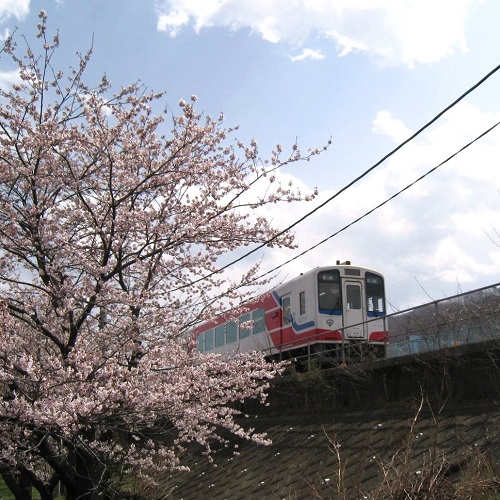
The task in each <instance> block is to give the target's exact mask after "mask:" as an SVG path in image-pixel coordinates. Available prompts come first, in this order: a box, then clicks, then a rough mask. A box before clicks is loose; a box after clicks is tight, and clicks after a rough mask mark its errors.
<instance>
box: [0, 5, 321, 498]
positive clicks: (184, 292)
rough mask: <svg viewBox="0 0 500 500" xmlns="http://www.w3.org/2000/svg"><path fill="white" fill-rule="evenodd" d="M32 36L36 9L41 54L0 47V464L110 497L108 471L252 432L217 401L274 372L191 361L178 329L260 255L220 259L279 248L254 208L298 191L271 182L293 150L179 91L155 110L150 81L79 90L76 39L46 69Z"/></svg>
mask: <svg viewBox="0 0 500 500" xmlns="http://www.w3.org/2000/svg"><path fill="white" fill-rule="evenodd" d="M47 31H48V30H47V17H46V15H45V13H41V14H40V25H39V27H38V37H39V43H40V52H39V53H38V54H36V53H35V51H34V50H33V51H32V49H31V48H28V50H27V53H26V54H25V55H18V53H17V50H18V49H17V47H16V45H15V43H13V41H12V40H11V39H9V40H8V41H7V42H6V44H5V47H4V52H3V56H2V57H9V56H10V57H11V58H12V60H13V61H14V62H15V63H17V64H18V66H19V72H20V75H21V79H22V81H21V83H20V84H17V85H16V86H14V87H12V88H11V89H10V90H0V161H1V166H0V218H1V224H0V245H1V250H0V384H1V387H2V398H1V399H0V463H1V464H2V468H1V470H2V474H3V476H4V477H5V478H7V479H9V480H10V481H13V482H14V483H16V484H17V485H18V486H21V485H23V484H26V482H31V483H32V484H33V485H34V486H35V487H36V488H37V489H38V490H39V492H40V494H41V495H42V498H51V495H52V491H53V488H54V485H55V484H56V483H57V481H61V482H62V483H63V484H64V486H65V488H66V490H67V493H68V498H79V497H80V496H81V495H86V494H88V492H89V491H99V492H101V493H102V494H104V495H106V494H108V493H110V492H112V490H113V489H114V488H117V487H119V485H117V484H115V481H116V480H117V478H118V476H117V475H116V474H115V472H117V471H121V472H123V471H126V472H128V473H133V474H137V475H139V476H142V477H150V478H153V477H154V476H155V474H157V473H158V472H160V471H164V470H170V469H175V468H182V467H183V464H182V462H181V461H180V458H179V456H180V455H179V452H180V451H182V450H183V448H184V446H185V444H186V443H192V442H197V443H199V444H200V445H201V446H202V447H204V448H205V449H206V451H207V452H210V451H211V449H212V446H213V443H214V442H217V441H224V438H223V434H224V432H221V431H224V430H228V431H230V432H232V433H234V434H236V435H238V436H241V437H243V438H247V439H252V440H254V441H256V442H259V443H263V444H265V443H266V442H267V441H266V437H265V436H263V435H260V434H258V433H256V432H255V431H254V430H253V429H251V428H248V427H246V426H244V425H243V424H242V423H241V421H240V420H236V419H235V417H236V416H238V415H239V412H238V410H237V409H236V408H237V405H234V404H233V403H235V402H242V401H244V400H246V399H247V398H256V399H258V400H260V401H262V402H264V401H265V397H266V390H267V388H268V387H269V383H270V381H271V380H272V379H273V377H275V376H276V375H277V374H279V373H280V372H281V370H282V366H280V365H276V364H271V363H269V362H267V361H266V360H265V359H264V357H263V356H262V355H261V354H259V353H254V354H252V355H241V356H236V357H232V358H227V357H221V356H215V355H200V354H199V353H197V351H196V350H195V349H193V345H192V343H191V341H190V337H189V332H190V329H191V328H192V327H193V325H195V324H197V323H198V322H200V321H202V320H204V319H207V318H209V317H211V316H212V315H214V314H217V313H218V312H220V311H221V309H223V308H225V307H227V306H228V305H229V304H233V305H239V304H241V303H242V302H243V301H244V300H245V298H247V297H248V295H249V294H250V293H251V289H249V288H248V286H247V285H248V284H249V283H252V284H254V285H255V284H261V285H263V284H265V283H266V281H265V280H262V279H261V280H260V281H259V280H257V281H255V277H256V276H258V272H259V266H258V265H256V266H253V267H251V268H250V269H248V271H247V272H246V273H245V274H244V275H243V276H241V278H239V279H238V280H236V281H234V280H231V279H229V274H228V271H227V270H226V271H225V272H220V273H217V272H216V271H217V270H218V266H219V265H220V264H219V263H220V259H221V258H222V257H224V256H227V255H228V254H230V252H232V251H234V250H237V249H238V248H240V247H241V246H248V245H252V244H259V243H263V242H267V241H268V240H270V239H273V242H272V245H276V246H288V247H291V246H293V236H292V235H290V234H288V233H285V234H283V235H281V236H278V237H277V238H275V237H276V235H278V234H279V232H280V230H281V228H277V227H273V226H272V225H271V224H270V222H269V221H268V220H267V219H266V218H265V217H263V216H262V215H261V214H259V209H260V208H262V207H265V205H267V204H268V203H281V202H290V201H297V200H299V199H301V198H302V197H301V195H300V193H298V192H296V191H293V190H292V188H291V187H289V189H284V188H282V187H281V185H279V184H278V183H273V181H274V180H275V175H276V171H277V170H278V169H279V168H282V167H283V166H285V165H287V164H289V163H290V162H295V161H298V160H300V159H302V158H303V157H302V155H301V153H300V151H299V149H298V148H297V147H296V145H295V144H294V145H293V146H292V148H291V151H290V155H289V156H288V157H286V158H282V155H283V154H284V153H283V150H282V147H281V146H278V147H277V148H276V151H275V152H273V153H272V156H271V158H270V159H268V160H266V161H262V160H260V158H259V152H258V147H257V143H256V142H255V141H251V143H250V144H249V145H245V144H243V143H242V142H235V141H233V140H229V136H230V135H231V134H232V133H233V132H234V130H235V129H233V128H223V123H222V122H223V120H222V116H220V117H217V118H212V117H210V116H204V115H203V114H202V113H199V112H198V111H196V110H195V108H194V103H195V102H196V101H197V97H196V96H195V95H192V96H191V98H190V100H189V102H188V101H186V100H184V99H181V100H180V102H179V105H180V110H181V115H180V116H177V117H168V116H165V115H162V114H155V109H157V108H159V107H160V105H161V104H162V102H161V101H162V98H163V94H162V93H155V92H152V91H147V90H146V89H145V88H143V87H142V86H140V85H138V84H131V85H129V86H125V87H123V88H121V89H120V90H119V91H118V92H115V93H113V90H112V87H111V84H110V82H109V81H108V80H107V78H106V77H103V78H102V80H101V81H100V82H99V83H97V85H95V86H89V85H88V84H86V83H85V82H84V76H85V69H86V66H87V64H88V61H89V60H90V57H91V51H89V52H88V53H86V54H84V55H82V56H81V57H80V58H79V60H78V63H77V64H76V65H75V66H74V67H73V68H71V69H70V70H69V71H67V72H64V71H61V70H59V69H56V68H55V66H56V62H57V61H56V56H57V49H58V47H59V37H58V36H57V35H56V36H53V37H52V39H49V38H48V34H47ZM167 124H172V125H168V126H167ZM168 127H171V130H169V129H168ZM311 154H313V153H311ZM314 154H316V153H314ZM266 177H268V179H266ZM261 184H262V185H263V186H264V187H265V189H259V188H258V187H259V186H260V185H261ZM262 192H265V193H266V194H265V195H262V194H258V193H262ZM306 196H307V198H308V199H309V198H312V197H314V193H310V194H308V195H306ZM200 278H202V279H200Z"/></svg>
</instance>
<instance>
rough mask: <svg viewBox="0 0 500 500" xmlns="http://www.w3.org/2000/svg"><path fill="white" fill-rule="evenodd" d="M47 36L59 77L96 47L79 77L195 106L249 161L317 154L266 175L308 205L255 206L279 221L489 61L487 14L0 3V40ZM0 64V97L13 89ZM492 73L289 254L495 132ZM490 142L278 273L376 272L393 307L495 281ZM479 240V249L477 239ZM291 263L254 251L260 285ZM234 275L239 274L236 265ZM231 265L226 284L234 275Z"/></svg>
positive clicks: (495, 200) (283, 0)
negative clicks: (138, 87)
mask: <svg viewBox="0 0 500 500" xmlns="http://www.w3.org/2000/svg"><path fill="white" fill-rule="evenodd" d="M41 9H43V10H45V11H46V12H47V14H48V17H49V26H50V27H51V28H54V29H56V28H57V29H59V32H60V38H61V45H62V56H61V66H62V67H66V66H67V65H68V64H70V63H74V62H75V58H74V54H75V53H76V52H77V51H79V52H84V51H85V50H86V49H87V48H88V47H89V46H90V44H91V43H92V39H93V40H94V55H93V58H92V62H91V65H90V68H89V73H88V80H90V83H92V79H95V80H94V81H95V82H97V81H98V79H99V78H100V75H102V73H106V74H107V76H108V79H109V80H110V81H111V82H112V83H113V85H114V86H117V87H119V86H122V85H126V84H128V83H131V82H135V81H137V80H140V81H142V82H143V83H144V84H145V85H147V87H148V88H150V89H154V90H165V91H166V97H165V104H166V105H168V106H169V107H170V108H172V109H173V110H174V111H176V110H177V103H178V101H179V99H180V98H186V99H188V98H189V96H190V95H191V94H196V95H197V96H198V103H197V108H198V109H199V110H204V111H205V112H206V113H207V114H212V115H216V114H218V113H219V112H220V111H222V112H224V115H225V120H226V124H227V125H228V126H229V125H239V126H240V129H239V131H238V133H237V137H238V138H241V139H242V140H245V141H248V140H249V139H250V138H255V139H256V141H257V143H258V144H259V146H260V151H261V153H262V156H266V153H267V152H269V151H270V150H271V149H272V147H273V146H274V145H275V144H276V143H280V144H282V145H283V147H284V148H285V150H286V146H287V145H291V144H293V143H294V142H295V140H296V138H297V140H298V143H299V145H300V146H301V148H303V149H304V150H305V149H307V148H309V147H320V146H322V145H323V144H324V143H325V142H326V141H327V140H328V139H329V137H330V136H331V137H332V146H331V147H330V149H329V150H328V151H327V152H326V153H325V154H323V155H321V156H319V157H316V158H315V159H314V160H313V161H311V162H308V163H300V164H298V165H296V166H294V167H292V168H290V169H288V170H287V171H284V172H282V173H281V174H280V175H281V179H282V181H283V182H287V181H288V180H289V179H293V181H294V183H295V184H296V185H298V186H301V187H302V189H303V190H304V191H305V192H308V191H311V190H312V189H313V188H314V187H316V186H317V187H318V189H319V197H318V198H317V199H316V200H315V201H313V202H310V203H304V204H299V205H295V206H293V207H288V206H287V207H286V210H284V209H283V208H282V207H281V208H277V209H276V208H272V209H269V211H268V213H267V215H268V216H269V217H271V218H273V220H274V221H276V223H277V224H282V225H285V224H288V223H291V222H293V221H294V220H296V219H298V218H299V217H301V216H302V215H303V214H304V213H306V212H308V211H309V210H311V209H313V208H314V207H315V206H316V205H317V204H318V203H320V202H321V201H322V200H325V199H327V198H328V197H330V196H332V195H333V194H334V193H335V192H336V191H337V190H339V189H340V188H342V187H343V186H344V185H346V184H347V183H349V182H350V181H351V180H352V179H354V178H355V177H357V176H358V175H360V174H361V173H362V172H364V171H365V170H367V169H368V168H369V167H370V166H371V165H372V164H374V163H375V162H376V161H377V160H379V159H380V158H381V157H382V156H384V155H385V154H386V153H387V152H389V151H390V150H391V149H392V148H394V147H395V146H397V145H398V144H399V143H400V142H402V141H403V140H404V139H406V138H407V137H408V136H409V135H411V133H412V132H414V131H416V130H417V129H418V128H420V126H422V125H423V124H424V123H425V122H427V121H428V120H429V119H430V118H432V117H433V116H434V115H436V114H437V113H438V112H439V111H441V110H442V109H443V108H444V107H446V106H447V105H448V104H449V103H451V102H452V101H453V100H454V99H455V98H456V97H458V96H459V95H460V94H462V93H463V92H464V91H465V90H466V89H467V88H469V87H470V86H471V85H473V84H474V83H475V82H476V81H478V80H479V79H480V78H482V77H483V76H484V75H485V74H486V73H488V72H489V71H490V70H491V69H493V68H494V67H495V66H497V65H498V64H500V37H499V36H498V20H499V19H500V2H498V1H497V0H484V1H479V0H433V1H430V0H420V1H419V2H412V1H409V0H408V1H403V0H356V1H352V0H267V1H266V0H158V1H154V0H120V1H118V0H115V1H112V0H108V1H103V0H89V1H86V0H37V1H30V0H0V24H1V26H0V33H2V35H3V36H5V34H7V33H9V32H12V31H13V30H14V28H15V27H18V29H19V33H22V34H26V35H27V36H29V37H31V36H32V35H33V33H34V27H35V25H36V22H37V13H38V12H39V11H40V10H41ZM12 69H13V68H12V67H11V66H9V65H8V64H7V62H6V61H3V60H0V84H7V82H8V81H10V80H11V79H12V74H11V73H9V71H12ZM499 96H500V72H499V74H498V75H494V76H493V77H491V78H490V79H489V80H488V81H487V82H486V83H485V84H483V85H482V86H481V87H480V88H479V89H478V90H476V91H475V92H474V93H473V94H472V95H471V96H469V97H468V98H467V99H466V101H465V102H463V103H462V104H460V105H459V106H457V107H456V108H454V109H453V110H452V111H451V112H449V113H447V114H446V115H445V116H443V117H442V118H441V119H440V120H439V121H438V122H437V123H436V124H434V125H433V126H432V127H431V128H430V129H429V130H428V131H426V132H425V133H424V134H422V135H421V136H419V137H418V138H417V139H415V140H414V141H412V142H411V143H410V144H409V145H408V146H406V147H405V148H404V149H403V150H401V151H400V152H399V153H397V154H395V155H394V156H393V157H392V158H391V159H390V160H388V161H387V162H385V163H384V164H383V165H381V166H380V167H378V168H377V169H376V170H375V171H374V172H372V173H371V174H370V175H369V176H367V177H366V178H364V179H363V181H362V182H360V183H358V184H356V185H355V186H354V187H352V188H351V189H349V190H348V191H347V192H346V193H345V194H344V195H342V196H341V197H339V198H338V199H336V200H335V201H333V202H331V203H329V204H328V205H326V206H325V207H324V208H322V209H321V210H319V211H318V212H317V213H316V214H315V215H313V216H311V217H310V218H309V219H307V221H306V222H304V223H302V224H301V225H299V226H297V227H296V234H297V243H299V249H298V250H297V251H298V252H300V251H303V250H305V249H307V248H308V247H309V246H311V245H313V244H314V243H316V242H318V241H320V240H322V239H323V238H325V237H327V236H328V235H330V234H332V233H334V232H336V231H338V230H339V229H340V228H342V227H343V226H344V225H346V224H348V223H349V222H351V221H352V220H353V219H356V218H357V217H359V216H360V215H362V214H363V213H365V212H366V211H368V210H370V209H371V208H373V207H374V206H375V205H376V204H377V203H379V202H381V201H383V200H384V199H386V198H388V197H389V196H391V195H392V194H393V193H395V192H397V191H398V190H399V189H401V188H402V187H404V186H405V185H406V184H408V183H410V182H412V181H413V180H414V179H415V178H417V177H418V176H419V175H421V174H422V173H424V172H425V171H427V170H428V169H430V168H432V167H433V166H435V165H437V164H438V163H440V162H441V161H442V160H444V159H445V158H446V157H447V156H449V155H450V154H452V153H454V152H455V151H456V150H458V149H459V148H460V147H462V146H463V145H464V144H465V143H466V142H468V141H469V140H471V139H472V138H473V137H475V136H476V135H478V134H479V133H481V132H483V131H484V130H485V129H486V128H488V127H489V126H491V125H492V124H493V123H495V122H497V121H499V120H500V97H499ZM499 159H500V132H492V133H491V134H489V135H488V136H487V137H486V138H484V139H482V140H481V141H480V142H478V143H476V145H474V146H473V147H471V148H469V150H468V151H467V152H466V153H464V154H462V155H460V156H459V157H458V158H456V159H455V160H454V161H452V162H450V163H447V164H446V165H445V166H443V167H441V168H440V169H439V170H438V171H436V172H435V173H434V174H432V175H431V176H429V177H428V178H426V179H425V180H424V181H422V182H420V183H418V184H417V185H416V186H415V187H413V188H411V189H410V190H408V191H407V192H406V193H405V194H403V195H402V196H400V197H398V198H397V199H396V200H393V201H392V202H390V203H389V204H388V205H386V206H385V207H384V208H382V209H380V210H377V211H376V212H375V213H373V214H372V215H370V216H369V217H367V218H365V219H364V220H363V221H361V222H360V223H358V224H356V225H354V226H352V227H351V228H350V229H348V230H347V231H345V232H343V233H341V234H340V235H339V236H337V237H335V238H332V239H331V240H329V241H328V242H327V243H325V244H324V245H321V246H320V247H318V248H317V249H315V250H314V251H311V252H309V253H307V254H306V255H304V256H303V257H301V258H300V259H297V260H296V261H294V262H293V264H290V265H288V266H285V267H284V268H283V269H282V270H281V275H280V278H281V279H285V278H286V277H287V276H290V277H293V276H295V275H296V274H298V273H299V272H302V271H305V270H307V269H310V268H312V267H315V266H318V265H328V263H331V262H335V261H336V260H337V259H340V260H347V259H350V260H351V261H352V262H353V263H355V264H359V265H364V266H367V267H371V268H373V269H377V270H380V271H381V272H383V273H384V274H385V276H386V282H387V293H388V299H389V302H390V303H391V304H393V305H394V306H395V307H398V308H403V307H409V306H412V305H417V304H420V303H423V302H426V301H428V300H430V298H432V299H439V298H442V297H445V296H448V295H452V294H455V293H458V292H460V291H467V290H471V289H474V288H477V287H480V286H485V285H488V284H491V283H495V282H497V281H500V272H499V271H500V247H499V246H497V244H498V245H500V237H498V236H497V235H496V233H495V230H496V231H498V232H499V233H500V191H499V190H500V164H499ZM492 240H493V241H492ZM297 251H295V252H290V251H283V250H279V249H269V250H266V251H265V252H261V253H260V254H259V255H258V257H259V258H261V257H262V259H263V261H262V262H263V264H262V269H263V271H266V270H268V269H271V268H273V267H274V266H277V265H279V264H281V263H282V262H284V261H286V260H287V259H289V258H290V257H292V256H293V255H294V254H295V253H296V252H297ZM248 264H250V262H248ZM244 265H245V264H244V263H243V264H241V263H240V264H239V265H238V266H235V268H234V269H233V272H234V273H238V272H240V271H241V270H242V267H243V266H244Z"/></svg>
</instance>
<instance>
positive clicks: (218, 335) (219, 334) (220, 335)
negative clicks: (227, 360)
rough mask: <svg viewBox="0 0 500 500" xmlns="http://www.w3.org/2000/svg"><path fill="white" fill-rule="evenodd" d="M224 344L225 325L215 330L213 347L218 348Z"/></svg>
mask: <svg viewBox="0 0 500 500" xmlns="http://www.w3.org/2000/svg"><path fill="white" fill-rule="evenodd" d="M225 343H226V325H220V326H218V327H216V328H215V347H220V346H222V345H224V344H225Z"/></svg>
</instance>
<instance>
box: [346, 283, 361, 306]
mask: <svg viewBox="0 0 500 500" xmlns="http://www.w3.org/2000/svg"><path fill="white" fill-rule="evenodd" d="M345 292H346V300H347V309H361V287H360V286H359V285H346V287H345Z"/></svg>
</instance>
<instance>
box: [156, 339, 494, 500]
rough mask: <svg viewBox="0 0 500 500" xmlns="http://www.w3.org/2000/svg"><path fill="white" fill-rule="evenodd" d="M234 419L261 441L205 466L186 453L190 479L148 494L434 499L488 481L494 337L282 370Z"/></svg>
mask: <svg viewBox="0 0 500 500" xmlns="http://www.w3.org/2000/svg"><path fill="white" fill-rule="evenodd" d="M244 412H245V413H246V414H247V415H248V417H247V418H246V420H245V425H248V426H252V427H255V428H256V429H257V430H258V431H263V432H267V434H268V436H269V438H270V439H271V440H272V444H271V445H269V446H261V445H256V444H253V443H248V442H242V441H238V442H236V441H234V440H233V441H231V442H230V443H228V446H227V447H225V446H221V447H220V449H219V450H218V451H217V453H216V454H215V455H214V463H213V464H212V463H210V462H209V461H208V460H207V459H206V457H203V456H202V455H201V453H200V450H198V449H196V448H192V449H190V450H189V453H188V454H187V456H186V463H187V464H189V466H190V471H189V472H176V473H173V474H170V475H169V476H167V477H162V478H160V481H159V482H160V487H159V489H158V488H157V489H156V490H155V492H154V495H156V496H157V497H158V498H175V499H181V498H182V499H184V500H188V499H195V498H196V499H197V498H213V499H219V498H220V499H223V498H226V499H235V500H236V499H241V500H243V499H245V500H247V499H253V498H255V499H257V498H258V499H262V498H266V499H284V498H287V499H288V498H290V499H309V498H318V499H327V498H331V499H335V498H346V499H347V498H349V499H350V498H436V499H441V498H443V499H445V498H479V497H480V496H481V495H483V494H488V495H491V493H492V492H497V491H498V487H499V485H500V465H499V464H500V344H499V342H498V341H490V342H485V343H482V344H476V345H469V346H463V347H454V348H450V349H444V350H442V351H434V352H429V353H424V354H419V355H412V356H404V357H399V358H393V359H387V360H379V361H375V362H372V363H364V364H359V365H358V364H348V365H345V366H337V367H335V368H332V369H328V370H313V371H311V372H308V373H296V374H291V375H289V376H286V377H283V378H281V379H279V380H277V381H276V383H275V384H274V386H273V388H272V390H271V391H270V397H269V406H265V407H263V406H258V405H257V404H255V403H248V404H247V405H246V406H245V408H244ZM235 445H236V446H237V447H236V448H235ZM150 496H151V497H153V491H150ZM489 498H495V497H493V496H490V497H489Z"/></svg>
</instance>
